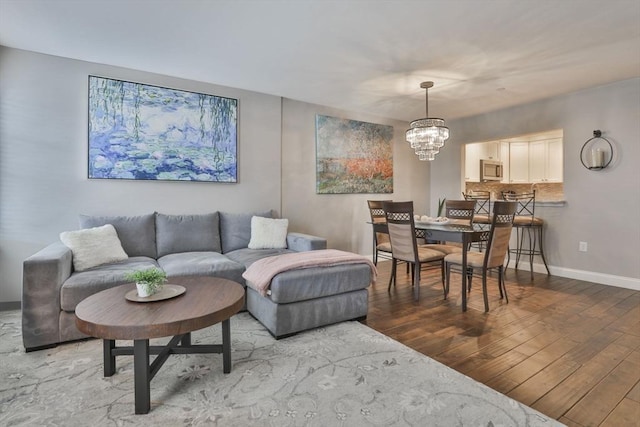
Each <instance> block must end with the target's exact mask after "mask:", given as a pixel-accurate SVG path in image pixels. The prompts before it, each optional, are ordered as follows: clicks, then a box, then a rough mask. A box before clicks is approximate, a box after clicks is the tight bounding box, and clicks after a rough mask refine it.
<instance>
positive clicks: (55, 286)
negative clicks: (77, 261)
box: [22, 242, 73, 350]
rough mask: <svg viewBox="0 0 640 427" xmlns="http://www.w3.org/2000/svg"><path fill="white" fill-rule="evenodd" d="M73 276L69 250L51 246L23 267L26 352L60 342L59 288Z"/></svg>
mask: <svg viewBox="0 0 640 427" xmlns="http://www.w3.org/2000/svg"><path fill="white" fill-rule="evenodd" d="M72 272H73V256H72V253H71V250H70V249H69V248H68V247H66V246H65V245H64V244H62V242H56V243H53V244H51V245H49V246H47V247H45V248H44V249H42V250H40V251H38V252H37V253H35V254H34V255H31V256H30V257H29V258H27V259H26V260H25V261H24V262H23V265H22V342H23V343H24V347H25V349H27V350H31V349H35V348H37V347H43V346H47V345H51V344H55V343H58V342H59V341H60V324H59V319H60V311H61V308H60V288H61V287H62V284H63V283H64V282H65V280H67V278H68V277H69V276H70V275H71V273H72Z"/></svg>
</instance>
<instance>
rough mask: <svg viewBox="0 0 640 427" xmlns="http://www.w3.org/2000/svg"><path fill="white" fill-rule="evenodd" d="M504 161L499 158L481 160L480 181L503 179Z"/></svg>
mask: <svg viewBox="0 0 640 427" xmlns="http://www.w3.org/2000/svg"><path fill="white" fill-rule="evenodd" d="M501 180H502V162H501V161H499V160H480V181H483V182H484V181H501Z"/></svg>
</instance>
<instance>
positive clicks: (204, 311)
mask: <svg viewBox="0 0 640 427" xmlns="http://www.w3.org/2000/svg"><path fill="white" fill-rule="evenodd" d="M169 283H171V284H174V285H180V286H184V287H185V288H186V292H185V293H183V294H182V295H179V296H176V297H174V298H171V299H166V300H162V301H153V302H133V301H129V300H127V299H126V298H125V295H126V294H127V293H128V292H130V291H131V290H133V289H135V284H133V283H131V284H127V285H122V286H117V287H115V288H111V289H107V290H104V291H102V292H98V293H97V294H94V295H92V296H90V297H88V298H86V299H85V300H83V301H82V302H80V304H78V306H77V307H76V326H77V327H78V329H79V330H80V331H81V332H84V333H85V334H87V335H90V336H92V337H96V338H102V339H103V353H104V376H105V377H109V376H111V375H113V374H115V372H116V356H131V355H133V367H134V387H135V402H136V404H135V406H136V414H146V413H148V412H149V409H150V408H151V403H150V402H151V389H150V384H149V383H150V381H151V380H152V379H153V377H154V376H155V374H156V373H157V372H158V370H159V369H160V368H161V367H162V365H163V364H164V362H165V361H166V360H167V358H168V357H169V355H171V354H191V353H222V360H223V372H224V373H229V372H231V327H230V321H229V319H230V317H231V316H233V315H234V314H236V313H237V312H238V311H240V310H241V309H242V307H243V305H244V294H245V291H244V288H243V287H242V285H240V284H239V283H236V282H232V281H231V280H227V279H221V278H216V277H205V276H194V277H172V278H170V279H169ZM218 322H222V344H221V345H220V344H215V345H192V344H191V332H192V331H196V330H198V329H202V328H206V327H207V326H211V325H213V324H216V323H218ZM168 336H173V338H172V339H171V340H170V341H169V343H168V344H167V345H165V346H150V345H149V339H150V338H160V337H168ZM115 340H133V347H122V346H121V347H116V341H115ZM150 354H155V355H157V357H156V358H155V359H154V360H153V363H151V364H149V355H150Z"/></svg>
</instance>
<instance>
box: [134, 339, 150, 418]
mask: <svg viewBox="0 0 640 427" xmlns="http://www.w3.org/2000/svg"><path fill="white" fill-rule="evenodd" d="M149 381H150V380H149V340H134V341H133V383H134V387H135V398H136V414H148V413H149V409H151V386H150V384H149Z"/></svg>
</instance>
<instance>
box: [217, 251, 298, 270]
mask: <svg viewBox="0 0 640 427" xmlns="http://www.w3.org/2000/svg"><path fill="white" fill-rule="evenodd" d="M289 252H292V251H291V250H289V249H248V248H243V249H236V250H235V251H231V252H227V253H226V254H224V255H225V256H226V257H229V259H231V260H233V261H235V262H237V263H240V264H242V265H244V266H245V268H248V267H249V266H250V265H251V264H253V263H254V262H256V261H257V260H259V259H262V258H266V257H268V256H276V255H282V254H286V253H289Z"/></svg>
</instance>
